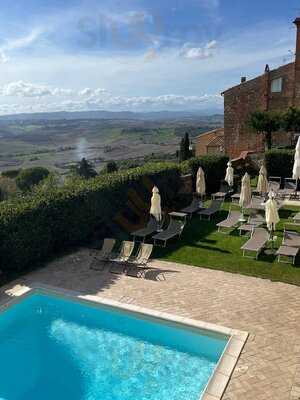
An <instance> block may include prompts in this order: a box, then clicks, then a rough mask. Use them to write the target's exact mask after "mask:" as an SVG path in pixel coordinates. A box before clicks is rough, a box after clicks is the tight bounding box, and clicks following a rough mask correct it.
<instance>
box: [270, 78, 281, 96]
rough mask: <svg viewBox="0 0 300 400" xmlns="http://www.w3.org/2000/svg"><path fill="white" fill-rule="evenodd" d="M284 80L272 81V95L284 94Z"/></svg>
mask: <svg viewBox="0 0 300 400" xmlns="http://www.w3.org/2000/svg"><path fill="white" fill-rule="evenodd" d="M282 83H283V79H282V78H277V79H273V80H272V81H271V92H272V93H281V92H282Z"/></svg>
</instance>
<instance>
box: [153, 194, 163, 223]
mask: <svg viewBox="0 0 300 400" xmlns="http://www.w3.org/2000/svg"><path fill="white" fill-rule="evenodd" d="M150 214H151V215H153V217H154V218H155V219H156V221H158V222H160V221H161V219H162V217H161V198H160V194H159V190H158V188H157V187H156V186H154V188H153V189H152V198H151V208H150Z"/></svg>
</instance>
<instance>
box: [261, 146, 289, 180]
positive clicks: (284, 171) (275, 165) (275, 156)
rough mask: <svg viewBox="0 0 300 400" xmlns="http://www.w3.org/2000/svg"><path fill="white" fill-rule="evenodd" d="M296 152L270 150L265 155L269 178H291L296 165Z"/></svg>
mask: <svg viewBox="0 0 300 400" xmlns="http://www.w3.org/2000/svg"><path fill="white" fill-rule="evenodd" d="M294 154H295V151H294V150H269V151H267V152H266V154H265V161H266V167H267V171H268V175H269V176H280V177H281V178H291V176H292V173H293V165H294Z"/></svg>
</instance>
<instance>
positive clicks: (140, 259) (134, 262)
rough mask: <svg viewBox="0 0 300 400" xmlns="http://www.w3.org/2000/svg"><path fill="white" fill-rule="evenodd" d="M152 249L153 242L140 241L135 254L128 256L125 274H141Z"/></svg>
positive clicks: (137, 275) (136, 275)
mask: <svg viewBox="0 0 300 400" xmlns="http://www.w3.org/2000/svg"><path fill="white" fill-rule="evenodd" d="M152 251H153V244H146V243H142V244H141V245H140V247H139V250H138V252H137V255H136V256H135V257H130V258H129V259H128V261H127V266H128V268H127V271H126V273H127V275H130V276H134V277H140V276H143V275H144V273H145V270H146V269H147V264H148V261H149V258H150V256H151V254H152Z"/></svg>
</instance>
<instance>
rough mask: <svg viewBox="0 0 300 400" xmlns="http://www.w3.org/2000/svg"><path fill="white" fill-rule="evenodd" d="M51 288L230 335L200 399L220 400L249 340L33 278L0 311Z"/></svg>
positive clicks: (88, 300)
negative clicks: (33, 280) (34, 293)
mask: <svg viewBox="0 0 300 400" xmlns="http://www.w3.org/2000/svg"><path fill="white" fill-rule="evenodd" d="M39 290H40V291H45V292H47V291H48V292H50V294H51V293H52V294H54V295H55V294H57V295H59V296H65V297H68V298H73V299H75V300H77V301H80V302H85V303H94V304H99V305H103V306H107V307H114V308H119V309H120V310H123V311H127V312H130V313H134V314H140V315H143V316H145V317H149V318H155V319H158V320H163V321H166V322H169V323H175V324H179V325H185V326H186V327H189V328H194V329H197V330H201V331H204V332H205V331H206V332H207V333H209V332H210V333H215V334H217V335H222V336H228V337H229V340H228V342H227V344H226V346H225V349H224V351H223V353H222V355H221V357H220V359H219V361H218V363H217V365H216V367H215V369H214V371H213V373H212V374H211V376H210V378H209V380H208V382H207V384H206V387H205V389H204V391H203V393H202V394H201V396H200V398H199V400H221V399H222V397H223V395H224V393H225V390H226V388H227V386H228V384H229V381H230V379H231V376H232V374H233V371H234V369H235V367H236V365H237V362H238V360H239V358H240V355H241V353H242V351H243V348H244V346H245V344H246V342H247V339H248V336H249V333H248V332H246V331H241V330H236V329H231V328H227V327H224V326H220V325H216V324H213V323H208V322H205V321H201V320H195V319H191V318H187V317H180V316H177V315H175V314H170V313H166V312H162V311H157V310H153V309H149V308H146V307H141V306H137V305H133V304H128V303H123V302H121V301H117V300H113V299H109V298H107V297H100V296H98V295H89V294H83V293H82V292H79V291H74V290H69V289H64V288H61V287H56V286H51V285H46V284H44V283H40V282H31V283H30V284H27V285H18V286H17V287H15V288H13V289H11V290H10V291H9V294H8V295H9V296H10V298H9V299H5V300H3V301H2V302H0V312H1V311H2V310H3V309H6V308H8V307H10V306H12V305H14V304H16V303H18V302H20V301H21V300H22V298H24V297H27V296H28V295H30V294H31V293H33V292H38V291H39Z"/></svg>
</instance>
